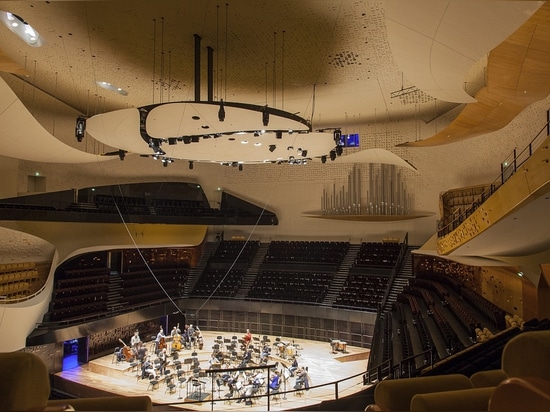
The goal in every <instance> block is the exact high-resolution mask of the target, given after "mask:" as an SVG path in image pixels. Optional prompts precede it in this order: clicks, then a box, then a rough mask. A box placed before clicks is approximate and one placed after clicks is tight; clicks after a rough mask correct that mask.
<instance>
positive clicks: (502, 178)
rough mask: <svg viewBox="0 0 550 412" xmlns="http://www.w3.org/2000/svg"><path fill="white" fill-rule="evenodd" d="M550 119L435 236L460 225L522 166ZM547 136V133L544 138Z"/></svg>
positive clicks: (536, 144)
mask: <svg viewBox="0 0 550 412" xmlns="http://www.w3.org/2000/svg"><path fill="white" fill-rule="evenodd" d="M549 126H550V120H549V121H548V122H546V124H545V125H544V126H543V127H542V128H541V129H540V131H539V132H538V133H537V134H536V135H535V137H534V138H533V139H532V140H531V142H529V144H528V145H527V146H526V147H525V148H524V149H523V150H522V151H521V152H519V154H518V153H517V149H514V150H513V152H512V153H511V154H510V155H508V157H506V159H504V161H502V162H501V164H500V168H501V171H500V175H498V177H497V178H495V180H493V182H492V183H491V184H490V185H489V186H488V188H487V189H485V190H484V191H483V193H481V194H480V195H479V196H478V197H477V198H476V199H475V200H474V201H473V203H472V204H471V205H470V206H469V207H468V208H466V210H465V211H463V212H462V213H461V214H460V215H458V216H457V217H456V218H455V219H453V220H452V221H451V222H449V223H447V224H446V225H445V226H443V227H440V228H438V230H437V236H438V237H443V236H445V235H448V234H449V233H451V232H452V231H453V230H455V229H456V228H457V227H458V226H460V225H461V224H462V223H463V222H464V221H465V220H466V219H467V218H468V217H470V215H471V214H472V213H474V212H475V211H476V210H477V209H478V208H479V207H480V206H481V205H482V204H483V203H484V202H485V201H486V200H487V199H488V198H489V197H490V196H492V195H493V194H494V193H495V192H496V191H497V190H498V189H499V188H500V187H501V186H502V185H503V184H504V183H506V182H507V181H508V179H510V177H511V176H513V175H514V174H515V173H516V172H517V170H518V168H519V167H520V166H522V165H523V164H524V163H525V162H526V161H527V160H528V159H529V158H530V157H531V156H532V155H533V153H534V152H535V150H536V149H538V147H539V146H540V144H541V143H542V141H543V139H539V138H540V137H541V134H542V132H543V131H544V129H547V130H548V128H549ZM547 136H548V133H547V135H546V136H544V138H546V137H547Z"/></svg>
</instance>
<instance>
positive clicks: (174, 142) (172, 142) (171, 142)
mask: <svg viewBox="0 0 550 412" xmlns="http://www.w3.org/2000/svg"><path fill="white" fill-rule="evenodd" d="M177 143H178V139H177V138H175V137H169V138H168V144H169V145H171V146H173V145H175V144H177Z"/></svg>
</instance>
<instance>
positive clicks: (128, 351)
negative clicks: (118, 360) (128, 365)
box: [118, 339, 134, 362]
mask: <svg viewBox="0 0 550 412" xmlns="http://www.w3.org/2000/svg"><path fill="white" fill-rule="evenodd" d="M118 341H119V342H120V343H122V345H124V346H122V353H123V354H124V357H125V358H126V361H127V362H130V359H132V358H133V357H134V353H133V352H132V349H131V348H130V347H129V346H128V345H126V344H125V343H124V341H123V340H122V339H119V340H118Z"/></svg>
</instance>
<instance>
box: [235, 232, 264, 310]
mask: <svg viewBox="0 0 550 412" xmlns="http://www.w3.org/2000/svg"><path fill="white" fill-rule="evenodd" d="M267 249H269V243H260V247H259V248H258V250H257V251H256V254H255V255H254V259H252V263H250V266H249V267H248V270H247V271H246V273H245V275H244V278H243V281H242V283H241V287H240V288H239V290H238V291H237V293H236V294H235V298H234V299H244V298H246V296H247V295H248V291H249V290H250V288H251V287H252V285H254V281H255V280H256V276H258V273H260V265H261V264H262V262H263V261H264V257H265V255H266V254H267Z"/></svg>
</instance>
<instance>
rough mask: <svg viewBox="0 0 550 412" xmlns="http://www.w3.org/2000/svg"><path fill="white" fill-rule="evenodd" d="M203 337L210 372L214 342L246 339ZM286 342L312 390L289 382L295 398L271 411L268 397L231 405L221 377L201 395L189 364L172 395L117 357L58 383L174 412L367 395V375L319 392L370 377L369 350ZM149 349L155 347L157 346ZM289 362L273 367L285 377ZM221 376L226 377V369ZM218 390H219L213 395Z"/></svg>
mask: <svg viewBox="0 0 550 412" xmlns="http://www.w3.org/2000/svg"><path fill="white" fill-rule="evenodd" d="M202 335H203V338H204V346H203V349H202V350H195V351H196V352H197V357H198V360H199V362H200V367H201V369H208V367H209V366H208V361H209V360H210V358H211V354H212V346H213V345H214V344H215V342H214V340H215V339H216V338H217V336H220V335H221V336H222V337H223V338H232V336H234V335H236V336H238V337H239V338H240V337H241V336H242V333H240V334H239V333H237V334H235V333H232V332H225V333H222V332H208V331H202ZM260 338H261V337H260ZM254 339H255V341H256V342H254V341H253V343H256V347H259V348H261V345H259V344H258V342H257V339H258V337H257V336H255V337H254ZM269 339H270V340H271V343H273V342H275V337H273V336H269ZM280 339H281V340H282V341H288V342H293V343H294V345H295V346H297V347H299V348H301V350H298V351H297V353H298V364H299V366H302V367H305V366H307V367H308V371H309V382H310V389H309V390H307V391H302V392H295V391H293V387H294V381H295V377H289V378H288V379H287V380H286V382H284V383H282V384H281V386H280V390H281V391H284V390H285V387H286V391H290V392H288V393H280V394H279V396H273V395H272V396H271V397H270V399H269V405H268V400H267V397H265V396H264V397H261V398H256V399H254V402H253V404H252V405H245V403H244V401H242V402H239V403H238V402H237V401H236V400H231V401H228V400H226V398H225V397H224V396H225V395H226V394H227V393H228V392H229V390H228V387H227V386H226V385H223V386H221V387H220V388H219V390H218V386H217V385H216V384H215V383H214V382H213V379H212V376H214V378H215V377H216V376H217V374H215V375H210V374H207V375H206V377H204V378H201V379H200V381H202V382H203V384H202V385H201V387H200V394H197V391H196V389H198V388H197V386H195V387H193V385H192V383H193V382H192V380H191V379H189V377H190V376H191V375H192V374H193V372H192V371H188V369H189V365H185V364H184V365H182V369H183V370H184V371H185V376H186V378H188V379H187V380H186V382H185V383H183V384H181V385H180V384H179V382H178V381H177V379H175V380H176V384H177V386H176V387H175V390H174V391H172V392H171V391H170V390H169V389H168V387H167V385H166V384H165V382H164V381H163V380H161V381H160V382H159V384H158V386H157V387H156V388H155V389H153V390H152V388H151V386H150V385H149V381H148V380H143V379H138V375H140V374H141V371H138V370H137V368H133V369H134V370H132V366H131V364H130V363H128V362H126V361H121V362H118V363H117V362H116V361H115V360H114V356H113V355H108V356H104V357H102V358H98V359H95V360H93V361H90V362H89V363H87V364H83V365H80V366H77V367H75V368H72V369H69V370H65V371H63V372H59V373H57V374H56V376H55V379H56V382H59V381H61V382H62V381H69V382H74V383H76V384H78V385H82V386H84V387H90V388H95V389H97V390H99V391H103V392H107V393H111V394H115V395H126V396H132V395H144V394H146V395H148V396H150V397H151V399H152V401H153V404H154V409H155V410H156V411H160V410H174V409H180V410H196V411H203V410H204V411H206V410H242V409H249V410H251V411H254V410H256V411H265V410H268V409H269V410H289V409H294V408H299V407H305V406H308V405H315V404H319V403H320V402H322V401H323V400H328V399H335V397H336V394H335V391H336V390H337V391H338V397H344V396H347V395H350V394H353V393H355V392H358V391H360V390H362V389H364V386H363V380H362V376H361V375H360V376H358V377H355V378H352V379H348V380H346V381H343V382H340V383H339V384H338V388H337V389H336V387H335V385H327V386H323V387H320V388H316V387H315V386H317V385H323V384H327V383H329V382H334V381H338V380H341V379H345V378H347V377H350V376H353V375H356V374H360V373H361V372H364V371H365V370H366V366H367V361H368V356H369V353H370V351H369V349H364V348H358V347H353V346H347V345H346V348H345V349H346V350H345V352H344V351H342V350H340V351H336V352H335V353H333V352H332V347H331V345H330V343H328V342H326V343H323V342H317V341H309V340H303V339H285V338H283V337H281V338H280ZM146 345H148V346H151V347H152V343H148V344H146ZM113 352H114V348H113ZM192 352H193V350H186V349H181V350H180V351H179V352H178V354H179V360H180V361H181V362H182V363H183V362H184V359H186V358H190V357H191V353H192ZM275 352H278V350H277V348H276V347H273V349H272V354H274V353H275ZM149 353H150V354H151V353H152V351H151V350H149ZM277 354H279V353H277ZM287 357H289V356H287V355H286V354H285V355H284V356H283V357H279V356H273V357H271V358H270V361H269V364H274V363H275V362H279V363H278V367H277V369H278V370H280V371H281V372H283V374H284V369H285V367H284V365H285V364H286V365H288V364H289V362H288V360H287V359H285V358H287ZM151 358H152V359H154V358H156V356H155V355H154V354H153V355H152V356H151ZM168 369H170V370H171V371H172V372H175V369H174V367H173V365H172V366H168ZM264 371H265V369H264ZM220 372H222V373H223V369H221V370H220ZM69 382H67V386H70V383H69ZM213 384H214V385H213ZM180 386H181V387H180ZM212 386H214V388H213V389H212ZM81 393H83V394H85V393H86V391H84V390H83V391H82V392H81ZM264 393H265V392H264ZM197 400H200V401H197Z"/></svg>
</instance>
